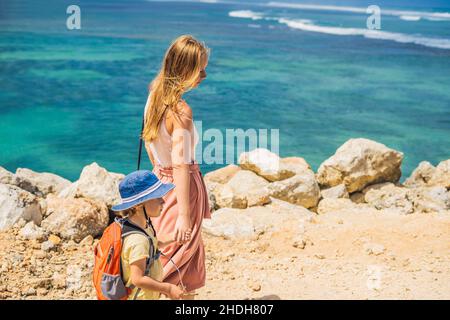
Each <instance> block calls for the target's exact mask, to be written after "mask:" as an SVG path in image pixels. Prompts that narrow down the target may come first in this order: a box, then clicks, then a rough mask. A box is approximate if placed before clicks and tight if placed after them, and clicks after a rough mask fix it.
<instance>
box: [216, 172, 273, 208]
mask: <svg viewBox="0 0 450 320" xmlns="http://www.w3.org/2000/svg"><path fill="white" fill-rule="evenodd" d="M268 185H269V182H268V181H267V180H265V179H264V178H262V177H260V176H258V175H256V174H255V173H254V172H252V171H249V170H240V171H238V172H236V173H235V174H234V175H233V177H232V178H231V179H230V180H229V181H228V182H227V183H226V184H225V185H223V186H220V187H218V190H217V192H215V200H216V203H217V205H218V206H219V207H221V208H224V207H229V208H241V209H244V208H246V207H251V206H256V205H264V204H266V203H268V202H270V198H269V191H268V190H267V188H266V187H267V186H268Z"/></svg>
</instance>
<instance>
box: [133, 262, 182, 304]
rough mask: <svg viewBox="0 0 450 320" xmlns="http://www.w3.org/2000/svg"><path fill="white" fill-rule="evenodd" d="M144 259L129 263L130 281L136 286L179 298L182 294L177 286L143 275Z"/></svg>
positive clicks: (172, 297)
mask: <svg viewBox="0 0 450 320" xmlns="http://www.w3.org/2000/svg"><path fill="white" fill-rule="evenodd" d="M145 260H146V259H145V258H144V259H140V260H138V261H136V262H133V263H132V264H131V265H130V272H131V273H130V277H131V282H132V283H133V284H134V285H135V286H136V287H138V288H141V289H145V290H152V291H158V292H161V293H163V294H165V295H166V296H168V297H169V298H171V299H180V298H181V295H182V294H183V290H181V289H180V288H179V287H177V286H176V285H173V284H171V283H167V282H160V281H157V280H155V279H152V278H150V277H148V276H145V275H144V272H145Z"/></svg>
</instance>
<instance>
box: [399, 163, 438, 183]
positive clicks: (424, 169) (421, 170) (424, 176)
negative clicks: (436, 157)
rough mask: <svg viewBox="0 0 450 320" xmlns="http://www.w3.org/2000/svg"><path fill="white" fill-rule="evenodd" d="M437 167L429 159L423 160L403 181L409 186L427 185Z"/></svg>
mask: <svg viewBox="0 0 450 320" xmlns="http://www.w3.org/2000/svg"><path fill="white" fill-rule="evenodd" d="M435 171H436V168H435V167H434V166H433V165H432V164H431V163H429V162H428V161H422V162H421V163H419V166H418V167H417V168H416V169H414V171H413V172H412V173H411V176H409V178H408V179H406V180H405V182H404V183H403V184H404V185H405V186H407V187H420V186H425V185H426V184H427V183H428V182H429V181H430V179H431V177H432V176H433V173H434V172H435Z"/></svg>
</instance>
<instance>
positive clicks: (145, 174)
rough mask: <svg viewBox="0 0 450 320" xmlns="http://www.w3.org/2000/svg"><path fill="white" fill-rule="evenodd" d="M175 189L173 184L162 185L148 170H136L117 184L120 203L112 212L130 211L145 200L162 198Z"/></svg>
mask: <svg viewBox="0 0 450 320" xmlns="http://www.w3.org/2000/svg"><path fill="white" fill-rule="evenodd" d="M174 187H175V185H174V184H173V183H162V182H161V181H160V180H159V179H158V177H157V176H156V175H155V174H154V173H153V172H151V171H149V170H138V171H134V172H132V173H130V174H129V175H127V176H126V177H125V178H124V179H123V180H122V181H121V182H120V184H119V193H120V197H121V198H122V203H120V204H117V205H115V206H113V207H112V208H111V210H113V211H122V210H126V209H130V208H132V207H134V206H136V205H138V204H141V203H144V202H145V201H147V200H151V199H157V198H161V197H163V196H164V195H165V194H166V193H167V192H169V191H170V190H172V189H173V188H174Z"/></svg>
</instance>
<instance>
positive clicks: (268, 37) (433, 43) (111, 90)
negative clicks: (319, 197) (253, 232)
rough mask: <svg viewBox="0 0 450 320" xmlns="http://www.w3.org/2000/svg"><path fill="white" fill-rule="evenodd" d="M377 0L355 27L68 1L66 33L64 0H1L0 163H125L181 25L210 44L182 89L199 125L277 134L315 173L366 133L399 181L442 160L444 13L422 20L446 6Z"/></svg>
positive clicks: (344, 18) (448, 127)
mask: <svg viewBox="0 0 450 320" xmlns="http://www.w3.org/2000/svg"><path fill="white" fill-rule="evenodd" d="M267 2H268V1H267ZM285 2H288V1H285ZM290 2H291V3H292V2H294V1H290ZM294 3H301V2H294ZM379 3H381V4H380V5H381V6H382V10H383V9H386V10H391V11H392V10H394V12H393V13H392V14H388V15H383V14H382V20H381V21H382V24H381V30H380V31H381V33H376V34H365V33H364V32H366V31H364V30H367V29H366V19H367V17H368V15H367V14H365V13H358V12H352V11H351V10H347V11H342V10H336V8H334V9H333V8H331V9H330V8H329V9H326V10H325V9H324V8H321V7H314V8H309V9H305V8H304V7H303V8H292V7H290V6H289V5H280V4H277V5H276V6H274V5H270V6H269V5H267V4H266V2H264V1H259V2H258V1H252V2H246V3H242V2H241V3H220V2H219V3H199V2H169V1H163V2H149V1H136V0H132V1H99V0H95V1H86V0H84V1H77V2H76V4H78V5H79V6H80V8H81V30H68V29H67V28H66V19H67V17H68V15H67V14H66V8H67V6H69V5H70V4H73V2H72V1H65V0H61V1H57V0H54V1H31V0H28V1H23V0H17V1H2V2H1V3H0V18H1V19H0V71H1V72H0V88H1V89H0V166H3V167H5V168H7V169H8V170H11V171H15V170H16V168H18V167H28V168H31V169H33V170H36V171H49V172H54V173H57V174H60V175H62V176H64V177H66V178H69V179H71V180H75V179H76V178H77V177H78V176H79V173H80V171H81V169H82V168H83V166H85V165H87V164H89V163H91V162H93V161H96V162H97V163H99V164H100V165H101V166H104V167H106V168H107V169H108V170H111V171H116V172H123V173H127V172H129V171H132V170H134V169H135V165H136V157H137V148H138V140H137V136H138V133H139V129H140V125H141V122H140V121H141V120H140V119H141V115H142V112H143V108H144V104H145V101H146V94H147V92H146V88H147V84H148V83H149V81H150V80H151V79H152V78H153V77H154V76H155V74H156V72H157V70H158V68H159V66H160V63H161V59H162V56H163V54H164V52H165V49H166V48H167V46H168V45H169V44H170V42H171V40H172V39H174V38H176V37H177V36H179V35H181V34H185V33H189V34H193V35H194V36H196V37H197V38H199V39H201V40H203V41H205V42H206V44H207V45H208V46H209V47H210V48H211V57H210V61H209V65H208V69H207V72H208V77H207V79H206V80H205V81H204V82H203V83H202V84H201V85H200V86H199V88H198V89H196V90H193V91H191V92H189V93H187V94H186V96H185V98H186V100H187V101H188V102H189V103H190V105H191V107H192V108H193V112H194V117H195V119H196V120H197V121H199V120H201V121H202V127H203V130H206V129H209V128H218V129H220V130H221V131H223V132H225V131H224V130H225V129H226V128H243V129H249V128H256V129H258V128H267V129H271V128H273V129H279V130H280V155H281V156H283V157H286V156H302V157H304V158H305V159H306V160H307V161H308V163H310V164H311V165H312V167H313V169H315V170H316V169H317V168H318V166H319V165H320V163H321V162H323V161H324V160H325V159H327V158H328V157H329V156H331V155H332V154H333V153H334V152H335V150H336V149H337V148H338V147H339V146H340V145H342V144H343V143H344V142H345V141H347V140H348V139H350V138H356V137H365V138H369V139H373V140H376V141H378V142H381V143H383V144H386V145H387V146H389V147H391V148H394V149H397V150H399V151H402V152H404V155H405V157H404V163H403V167H402V170H403V178H402V180H403V179H404V178H405V177H406V176H408V175H409V174H410V173H411V171H412V170H413V169H414V168H415V167H416V166H417V165H418V163H419V162H420V161H422V160H428V161H430V162H432V163H433V164H435V165H436V164H437V163H438V162H439V161H442V160H444V159H448V158H450V18H446V16H444V18H442V17H441V18H439V19H438V16H433V15H426V14H425V15H422V16H421V15H420V14H423V13H424V12H426V13H433V12H444V13H445V12H447V13H448V12H450V6H449V5H447V7H446V4H445V3H446V2H445V1H436V2H434V4H433V3H432V2H429V1H427V2H425V1H424V2H419V1H416V2H412V1H403V2H395V6H390V4H389V2H386V1H384V2H379ZM321 4H325V5H332V6H344V5H345V6H350V7H358V8H365V4H364V2H363V1H353V2H352V1H347V2H339V1H335V2H331V1H322V2H321ZM315 5H317V3H316V2H315ZM404 11H414V14H411V13H404ZM402 12H403V13H404V14H402ZM411 15H412V16H413V17H412V18H411ZM417 17H418V18H417ZM348 28H353V31H352V32H349V30H348ZM361 30H363V31H361ZM342 33H344V34H345V33H350V34H346V35H342ZM207 143H208V142H204V144H207ZM144 167H148V168H150V164H149V162H148V160H147V159H146V158H145V164H144ZM215 168H217V166H215V165H202V171H203V172H208V171H210V170H213V169H215Z"/></svg>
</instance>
